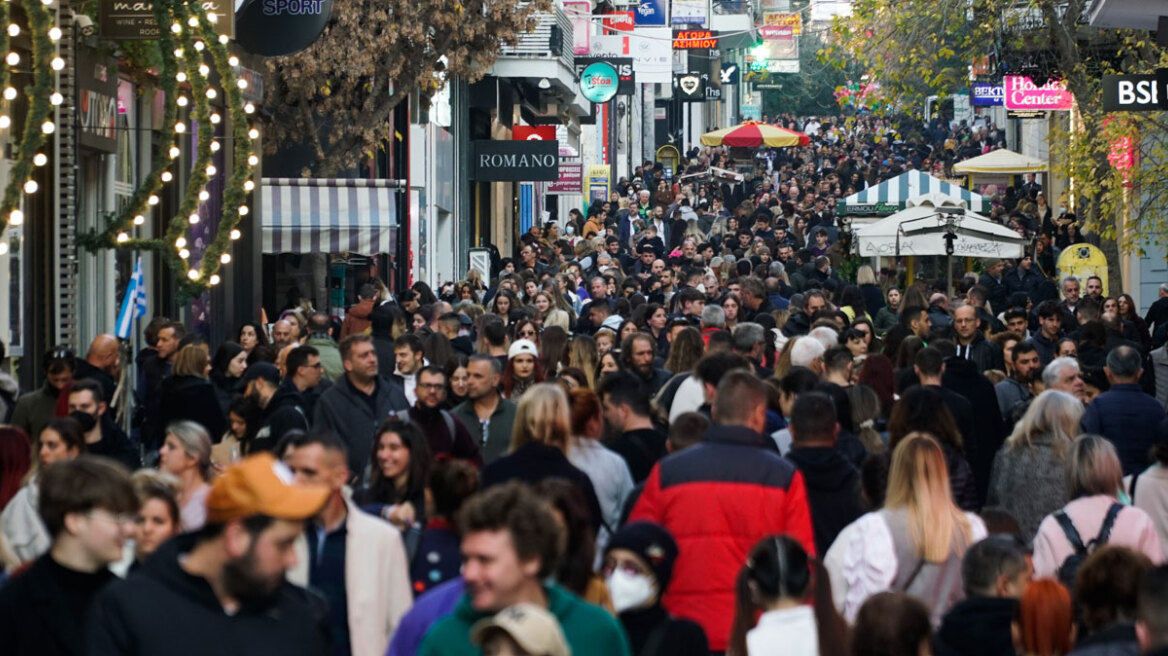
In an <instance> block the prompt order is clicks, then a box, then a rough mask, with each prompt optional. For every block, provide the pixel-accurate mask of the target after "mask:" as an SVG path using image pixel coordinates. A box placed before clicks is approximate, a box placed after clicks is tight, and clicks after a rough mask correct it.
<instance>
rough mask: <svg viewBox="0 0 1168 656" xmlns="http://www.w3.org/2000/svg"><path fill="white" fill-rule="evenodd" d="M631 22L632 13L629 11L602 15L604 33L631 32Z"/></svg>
mask: <svg viewBox="0 0 1168 656" xmlns="http://www.w3.org/2000/svg"><path fill="white" fill-rule="evenodd" d="M633 21H634V19H633V12H631V11H610V12H608V13H607V14H605V15H604V19H603V24H604V33H605V34H612V33H613V32H632V31H633V24H634V22H633Z"/></svg>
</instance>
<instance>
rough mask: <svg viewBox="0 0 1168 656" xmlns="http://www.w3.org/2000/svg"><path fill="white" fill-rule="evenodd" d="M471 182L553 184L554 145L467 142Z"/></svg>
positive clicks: (557, 169)
mask: <svg viewBox="0 0 1168 656" xmlns="http://www.w3.org/2000/svg"><path fill="white" fill-rule="evenodd" d="M471 153H472V154H471V157H472V161H471V179H472V180H478V181H479V182H536V181H543V182H555V181H556V180H558V179H559V177H560V146H559V142H556V141H491V140H488V139H482V140H478V141H473V142H471Z"/></svg>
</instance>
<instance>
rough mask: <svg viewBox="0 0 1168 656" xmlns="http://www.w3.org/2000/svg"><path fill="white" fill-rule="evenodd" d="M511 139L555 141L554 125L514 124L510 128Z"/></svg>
mask: <svg viewBox="0 0 1168 656" xmlns="http://www.w3.org/2000/svg"><path fill="white" fill-rule="evenodd" d="M511 140H512V141H555V140H556V126H554V125H516V126H515V127H514V128H512V129H511Z"/></svg>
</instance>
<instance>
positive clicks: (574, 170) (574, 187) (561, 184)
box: [547, 162, 584, 194]
mask: <svg viewBox="0 0 1168 656" xmlns="http://www.w3.org/2000/svg"><path fill="white" fill-rule="evenodd" d="M583 185H584V165H583V164H580V163H579V162H577V163H575V164H560V177H559V179H558V180H556V181H555V182H553V183H551V184H550V185H548V188H547V192H548V193H549V194H578V193H581V189H583Z"/></svg>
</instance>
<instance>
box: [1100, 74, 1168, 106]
mask: <svg viewBox="0 0 1168 656" xmlns="http://www.w3.org/2000/svg"><path fill="white" fill-rule="evenodd" d="M1162 92H1163V89H1160V88H1159V87H1158V85H1157V84H1156V76H1155V75H1104V76H1103V111H1105V112H1157V111H1160V98H1161V93H1162Z"/></svg>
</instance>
